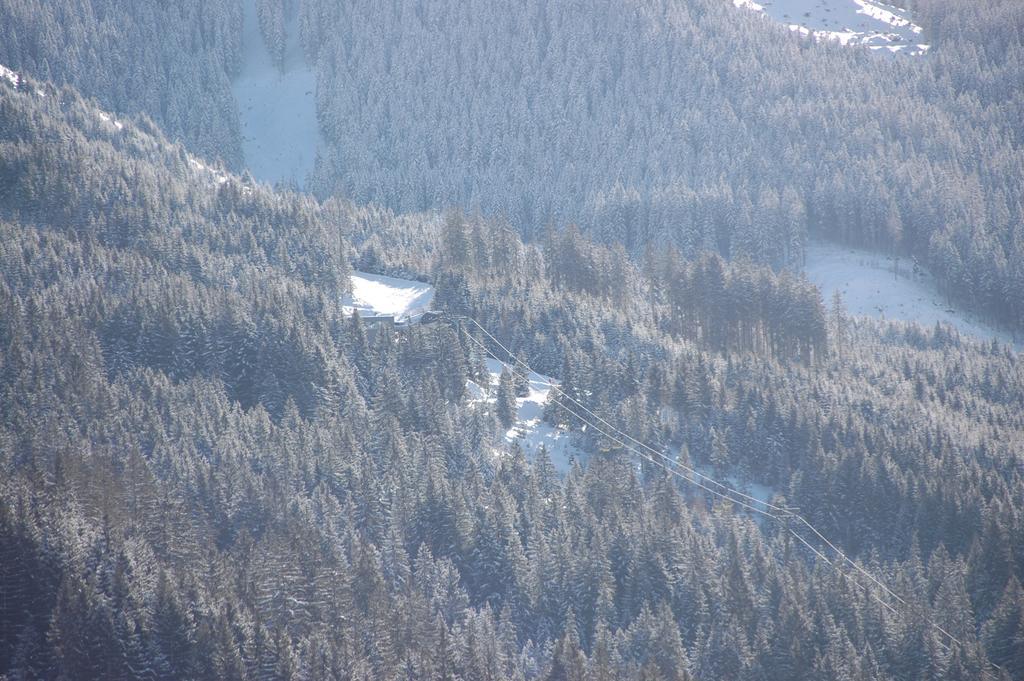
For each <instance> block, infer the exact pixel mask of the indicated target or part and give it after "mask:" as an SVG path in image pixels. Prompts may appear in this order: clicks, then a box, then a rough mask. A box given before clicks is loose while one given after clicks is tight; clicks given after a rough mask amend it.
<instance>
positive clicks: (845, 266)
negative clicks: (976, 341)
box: [804, 242, 1022, 350]
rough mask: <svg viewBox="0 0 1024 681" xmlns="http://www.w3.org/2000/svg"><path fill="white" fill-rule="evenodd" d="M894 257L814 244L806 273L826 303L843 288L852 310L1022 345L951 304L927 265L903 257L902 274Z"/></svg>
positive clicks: (808, 250) (818, 243) (846, 301)
mask: <svg viewBox="0 0 1024 681" xmlns="http://www.w3.org/2000/svg"><path fill="white" fill-rule="evenodd" d="M894 265H895V263H894V262H893V260H892V258H891V257H888V256H885V255H881V254H878V253H872V252H870V251H864V250H859V249H854V248H850V247H847V246H840V245H837V244H832V243H822V242H817V243H812V244H811V245H810V246H808V248H807V263H806V265H805V270H804V271H805V272H806V274H807V278H808V279H809V280H810V281H811V282H812V283H814V284H815V285H817V286H818V288H820V289H821V293H822V297H823V298H824V300H825V303H826V304H830V302H831V299H832V294H833V293H834V292H835V291H839V293H840V294H841V295H842V298H843V303H844V305H845V306H846V309H847V310H848V311H849V312H850V314H852V315H855V316H864V317H876V318H879V319H890V320H904V321H912V322H917V323H919V324H921V325H924V326H933V325H934V324H935V323H936V322H943V323H945V324H950V325H952V326H954V327H956V328H957V329H958V330H959V331H960V332H961V333H964V334H968V335H971V336H974V337H976V338H981V339H985V340H988V339H990V338H998V339H999V340H1000V341H1002V342H1004V343H1012V344H1014V345H1015V346H1016V347H1017V349H1018V350H1019V349H1021V347H1022V344H1021V343H1020V342H1016V343H1015V342H1014V338H1013V337H1012V335H1011V334H1009V333H1007V332H1005V331H1002V330H1000V329H997V328H994V327H992V326H990V325H988V324H986V323H985V322H983V321H980V320H978V319H976V318H974V317H973V316H972V315H971V314H970V313H969V312H967V311H965V310H962V309H958V308H957V307H956V306H954V305H951V304H950V303H948V302H947V301H946V300H945V298H944V297H943V296H942V294H940V293H939V291H938V288H937V287H936V284H935V280H934V278H933V277H932V276H931V275H930V274H929V273H928V272H927V270H925V269H923V268H921V267H918V268H917V271H916V272H915V268H914V266H913V263H912V262H911V261H910V260H908V259H906V258H901V259H900V261H899V269H898V274H894V270H895V269H896V268H895V267H894Z"/></svg>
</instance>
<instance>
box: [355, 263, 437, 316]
mask: <svg viewBox="0 0 1024 681" xmlns="http://www.w3.org/2000/svg"><path fill="white" fill-rule="evenodd" d="M433 302H434V287H433V286H431V285H430V284H425V283H423V282H422V281H412V280H409V279H396V278H395V277H385V276H383V275H381V274H368V273H366V272H353V273H352V294H351V295H347V296H343V297H342V300H341V304H342V306H343V307H344V310H345V313H346V314H352V312H353V311H355V312H358V313H359V315H360V316H361V317H367V316H376V315H385V316H393V317H394V318H395V321H404V320H416V319H418V318H419V317H420V316H421V315H422V314H423V313H424V312H426V311H427V310H429V309H430V305H431V303H433Z"/></svg>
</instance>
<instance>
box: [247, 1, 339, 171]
mask: <svg viewBox="0 0 1024 681" xmlns="http://www.w3.org/2000/svg"><path fill="white" fill-rule="evenodd" d="M286 29H287V33H288V44H287V48H286V50H285V60H284V73H281V71H280V70H278V69H277V68H276V67H275V66H274V64H273V62H272V61H271V58H270V52H269V51H268V50H267V47H266V44H265V42H264V40H263V36H262V35H261V34H260V29H259V22H258V19H257V15H256V0H245V23H244V27H243V31H242V49H243V62H242V73H241V74H240V75H239V77H238V78H237V79H236V80H235V82H234V83H233V84H232V90H233V92H234V95H235V99H236V100H237V101H238V106H239V114H240V119H241V124H242V151H243V152H244V154H245V165H246V167H247V168H248V169H249V172H251V173H252V175H253V177H255V178H256V179H257V180H261V181H264V182H270V183H275V182H278V181H287V180H295V182H296V183H297V184H298V185H299V187H302V186H303V184H304V182H305V180H306V177H307V176H308V175H309V173H310V172H311V171H312V170H313V162H314V161H315V159H316V151H317V148H318V147H319V146H320V143H321V140H320V128H319V125H318V124H317V118H316V100H315V97H314V95H315V93H316V75H315V74H314V73H313V70H312V69H311V68H310V67H309V66H308V65H307V64H306V63H305V60H304V57H303V54H302V49H301V47H300V45H299V27H298V21H297V20H295V19H292V20H291V21H289V22H288V24H287V27H286Z"/></svg>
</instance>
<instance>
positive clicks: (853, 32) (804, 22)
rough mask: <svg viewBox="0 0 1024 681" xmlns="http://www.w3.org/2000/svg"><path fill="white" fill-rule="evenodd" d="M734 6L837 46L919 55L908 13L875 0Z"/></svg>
mask: <svg viewBox="0 0 1024 681" xmlns="http://www.w3.org/2000/svg"><path fill="white" fill-rule="evenodd" d="M732 2H733V4H734V5H735V6H736V7H745V8H747V9H750V10H754V11H757V12H763V13H764V14H765V15H767V16H769V17H771V18H772V19H774V20H775V21H777V22H779V23H781V24H784V25H786V26H788V27H789V29H790V30H792V31H799V32H800V33H803V34H804V35H812V34H813V35H814V37H815V38H817V39H818V40H835V41H837V42H839V43H840V44H841V45H864V46H867V47H869V48H871V49H872V50H885V51H887V52H901V53H903V54H910V55H921V54H924V53H925V52H927V51H928V45H926V44H923V43H922V42H921V38H922V36H921V33H922V30H921V27H920V26H917V25H916V24H914V23H913V22H912V21H911V20H910V13H909V12H908V11H907V10H905V9H903V8H901V7H896V6H894V5H887V4H885V3H883V2H879V1H878V0H761V2H754V1H753V0H732Z"/></svg>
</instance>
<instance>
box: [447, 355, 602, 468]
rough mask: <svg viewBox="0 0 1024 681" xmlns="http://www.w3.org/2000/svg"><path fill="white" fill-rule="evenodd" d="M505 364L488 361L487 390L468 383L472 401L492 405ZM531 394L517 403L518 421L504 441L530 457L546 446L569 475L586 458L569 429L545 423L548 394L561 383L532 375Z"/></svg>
mask: <svg viewBox="0 0 1024 681" xmlns="http://www.w3.org/2000/svg"><path fill="white" fill-rule="evenodd" d="M501 369H502V364H501V362H499V361H498V360H495V359H488V360H487V371H488V372H489V373H490V375H491V381H490V386H489V387H488V388H487V389H484V388H483V387H481V386H480V385H478V384H477V383H475V382H473V381H469V383H468V385H467V387H468V388H469V395H470V401H471V402H487V403H493V402H494V401H495V395H496V394H497V390H498V379H499V378H500V377H501ZM529 378H530V393H529V395H527V396H526V397H520V398H518V399H517V400H516V403H517V404H518V407H519V408H518V411H517V412H516V422H515V424H514V425H513V426H512V428H510V429H509V431H508V432H507V433H505V440H506V441H507V442H508V443H509V444H512V443H518V444H519V446H520V447H522V449H523V451H524V452H525V453H526V455H527V456H533V455H534V454H536V453H537V450H538V449H540V447H541V445H544V446H545V447H546V448H547V450H548V456H550V457H551V462H552V463H553V464H554V466H555V469H556V470H558V472H559V473H562V474H565V473H568V472H569V469H570V468H571V466H572V460H573V459H580V460H582V459H583V458H585V455H584V454H583V452H582V451H581V450H579V449H578V448H577V447H575V446H574V445H573V444H572V442H571V435H570V433H569V431H568V430H565V429H563V428H557V427H555V426H552V425H551V424H550V423H547V422H545V421H544V418H543V417H544V403H545V402H546V401H547V399H548V393H549V392H550V391H551V387H552V386H557V385H558V381H556V380H554V379H553V378H551V377H549V376H543V375H541V374H538V373H535V372H531V373H530V376H529Z"/></svg>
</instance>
